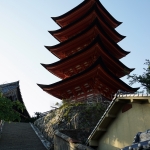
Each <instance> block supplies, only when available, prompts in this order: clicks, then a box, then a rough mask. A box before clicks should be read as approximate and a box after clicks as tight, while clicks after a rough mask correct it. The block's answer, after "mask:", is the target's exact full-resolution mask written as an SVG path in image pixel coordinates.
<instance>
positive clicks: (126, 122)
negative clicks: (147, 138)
mask: <svg viewBox="0 0 150 150" xmlns="http://www.w3.org/2000/svg"><path fill="white" fill-rule="evenodd" d="M147 129H150V104H138V103H132V108H131V109H130V110H128V111H126V112H124V113H122V112H121V111H120V113H119V114H118V116H117V118H116V119H115V120H114V122H113V123H112V124H111V125H110V126H109V128H108V131H107V132H106V133H105V134H104V135H103V137H102V138H101V139H100V140H99V146H98V150H117V149H120V148H123V147H125V146H128V145H131V144H132V142H133V138H134V136H135V135H136V133H137V132H144V131H146V130H147Z"/></svg>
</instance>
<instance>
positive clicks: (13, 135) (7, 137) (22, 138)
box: [0, 122, 46, 150]
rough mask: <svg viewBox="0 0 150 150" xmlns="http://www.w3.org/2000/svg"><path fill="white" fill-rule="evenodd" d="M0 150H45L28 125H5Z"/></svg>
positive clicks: (13, 123) (0, 140)
mask: <svg viewBox="0 0 150 150" xmlns="http://www.w3.org/2000/svg"><path fill="white" fill-rule="evenodd" d="M0 150H46V148H45V147H44V146H43V144H42V142H41V141H40V139H39V138H38V137H37V135H36V134H35V132H34V131H33V129H32V128H31V126H30V124H29V123H15V122H12V123H5V125H4V127H3V133H2V137H1V139H0Z"/></svg>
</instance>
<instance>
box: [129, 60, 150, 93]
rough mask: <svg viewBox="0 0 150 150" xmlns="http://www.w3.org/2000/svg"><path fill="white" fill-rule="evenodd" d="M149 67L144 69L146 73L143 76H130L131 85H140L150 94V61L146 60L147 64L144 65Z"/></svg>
mask: <svg viewBox="0 0 150 150" xmlns="http://www.w3.org/2000/svg"><path fill="white" fill-rule="evenodd" d="M144 64H145V65H147V68H143V69H144V72H143V74H142V75H137V74H133V75H128V77H127V78H128V79H130V80H129V84H130V85H132V84H134V83H140V84H141V85H142V86H143V87H144V88H145V89H146V90H147V92H148V93H150V60H148V59H146V62H145V63H144Z"/></svg>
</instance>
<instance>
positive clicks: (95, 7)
mask: <svg viewBox="0 0 150 150" xmlns="http://www.w3.org/2000/svg"><path fill="white" fill-rule="evenodd" d="M93 11H95V12H96V14H97V15H98V16H99V17H100V18H101V20H102V21H103V22H104V24H105V25H106V26H107V28H109V29H110V30H111V32H112V33H113V34H114V35H116V36H118V37H119V38H121V39H123V38H125V36H123V35H121V34H119V33H118V32H117V31H116V30H114V29H113V28H112V27H111V26H110V25H109V23H107V21H106V20H105V19H104V17H103V16H102V15H101V13H100V11H99V9H98V8H97V5H93V7H91V8H90V9H89V11H88V12H87V13H86V14H84V15H83V16H81V17H80V18H79V19H77V20H75V21H74V22H71V23H70V24H68V25H66V26H65V27H62V28H60V29H58V30H54V31H48V32H49V33H50V34H51V35H52V36H54V37H55V38H56V39H57V40H58V41H59V42H62V41H61V39H59V37H57V35H56V36H55V34H59V33H61V32H64V31H65V30H67V29H69V28H70V27H72V26H75V25H76V24H77V23H80V22H81V21H82V20H83V19H85V18H86V17H87V16H89V15H90V14H91V13H92V12H93Z"/></svg>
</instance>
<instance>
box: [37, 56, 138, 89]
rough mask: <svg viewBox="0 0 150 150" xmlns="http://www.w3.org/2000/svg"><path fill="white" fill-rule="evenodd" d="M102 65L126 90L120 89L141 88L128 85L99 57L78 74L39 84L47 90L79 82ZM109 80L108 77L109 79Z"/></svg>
mask: <svg viewBox="0 0 150 150" xmlns="http://www.w3.org/2000/svg"><path fill="white" fill-rule="evenodd" d="M98 65H99V66H100V70H102V71H104V72H105V73H106V74H107V75H108V76H109V77H110V78H111V79H112V80H113V81H115V82H117V83H118V84H119V85H122V86H123V87H124V89H126V90H124V89H123V88H122V89H120V90H123V91H128V92H136V91H137V90H138V89H139V88H132V87H130V86H129V85H127V84H126V83H124V82H123V81H122V80H120V79H118V78H117V77H116V76H115V75H114V74H113V73H111V72H110V71H109V70H108V69H107V67H106V66H105V65H104V63H103V61H102V59H101V58H100V57H99V59H98V60H97V61H96V62H95V63H94V64H93V65H92V66H90V67H89V68H88V69H86V70H85V71H83V72H81V73H79V74H76V75H74V76H72V77H69V78H66V79H64V80H62V81H59V82H56V83H53V84H50V85H42V84H37V85H38V86H39V87H40V88H42V89H43V90H45V91H47V90H48V89H49V90H50V89H56V90H57V88H58V87H60V86H61V87H62V86H63V85H64V86H67V84H70V81H72V82H73V81H74V80H75V81H74V82H76V83H77V79H79V80H80V78H81V77H83V76H84V75H87V74H88V73H89V72H90V71H92V70H93V69H94V68H95V67H96V66H98ZM107 80H108V79H107ZM70 86H71V85H70Z"/></svg>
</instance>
